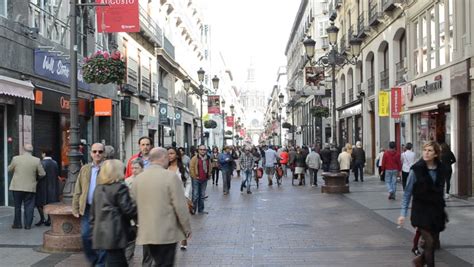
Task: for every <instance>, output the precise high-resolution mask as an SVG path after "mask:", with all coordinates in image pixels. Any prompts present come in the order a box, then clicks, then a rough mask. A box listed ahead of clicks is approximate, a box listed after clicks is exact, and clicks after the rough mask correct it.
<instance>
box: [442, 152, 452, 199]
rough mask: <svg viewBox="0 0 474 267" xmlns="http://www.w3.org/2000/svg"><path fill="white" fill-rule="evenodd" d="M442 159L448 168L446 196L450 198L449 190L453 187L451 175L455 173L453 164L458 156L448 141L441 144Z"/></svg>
mask: <svg viewBox="0 0 474 267" xmlns="http://www.w3.org/2000/svg"><path fill="white" fill-rule="evenodd" d="M440 160H441V162H442V163H444V164H445V165H446V167H447V168H448V174H447V175H446V198H449V190H450V189H451V175H453V168H452V166H451V165H453V164H454V163H455V162H456V157H455V156H454V154H453V152H452V151H451V149H450V148H449V146H448V144H446V143H442V144H441V157H440Z"/></svg>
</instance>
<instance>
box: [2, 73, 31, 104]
mask: <svg viewBox="0 0 474 267" xmlns="http://www.w3.org/2000/svg"><path fill="white" fill-rule="evenodd" d="M34 88H35V87H34V86H33V84H32V83H31V82H30V81H22V80H18V79H14V78H10V77H7V76H2V75H0V95H1V94H4V95H9V96H14V97H21V98H26V99H30V100H35V96H34V93H33V89H34Z"/></svg>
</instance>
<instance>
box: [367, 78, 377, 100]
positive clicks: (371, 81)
mask: <svg viewBox="0 0 474 267" xmlns="http://www.w3.org/2000/svg"><path fill="white" fill-rule="evenodd" d="M367 91H368V93H369V96H371V95H374V94H375V82H374V77H373V76H372V77H370V78H369V79H367Z"/></svg>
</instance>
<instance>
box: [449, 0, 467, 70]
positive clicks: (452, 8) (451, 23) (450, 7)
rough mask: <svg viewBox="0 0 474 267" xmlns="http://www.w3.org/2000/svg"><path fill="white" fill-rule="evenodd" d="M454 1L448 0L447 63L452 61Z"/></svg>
mask: <svg viewBox="0 0 474 267" xmlns="http://www.w3.org/2000/svg"><path fill="white" fill-rule="evenodd" d="M453 2H454V1H453V0H448V23H449V24H448V34H449V37H448V62H450V61H452V60H453V44H454V43H453V38H454V36H453V34H454V32H453V31H454V17H453V15H454V6H453V5H454V3H453ZM463 11H464V10H463Z"/></svg>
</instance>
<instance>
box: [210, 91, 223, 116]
mask: <svg viewBox="0 0 474 267" xmlns="http://www.w3.org/2000/svg"><path fill="white" fill-rule="evenodd" d="M207 112H208V113H209V114H220V113H221V102H220V96H218V95H210V96H208V97H207Z"/></svg>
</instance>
